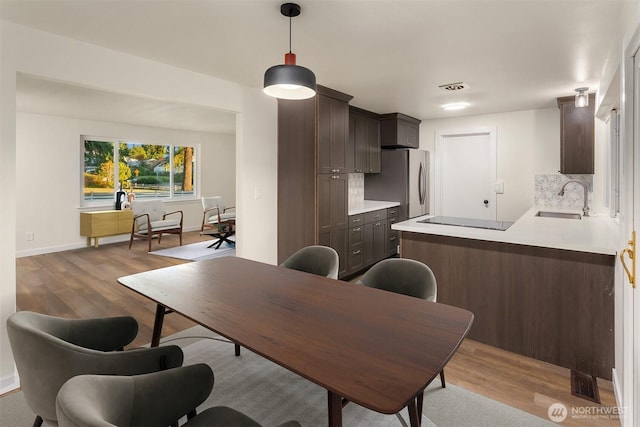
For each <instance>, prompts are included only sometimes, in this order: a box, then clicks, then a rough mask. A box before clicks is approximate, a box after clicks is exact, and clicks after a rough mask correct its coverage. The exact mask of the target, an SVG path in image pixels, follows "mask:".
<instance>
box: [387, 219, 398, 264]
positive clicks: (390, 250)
mask: <svg viewBox="0 0 640 427" xmlns="http://www.w3.org/2000/svg"><path fill="white" fill-rule="evenodd" d="M399 215H400V208H399V207H396V208H389V209H387V225H388V228H387V256H392V255H395V254H397V253H398V245H399V244H400V235H399V234H400V233H399V232H398V230H392V229H391V226H392V225H393V224H395V223H396V222H398V218H399Z"/></svg>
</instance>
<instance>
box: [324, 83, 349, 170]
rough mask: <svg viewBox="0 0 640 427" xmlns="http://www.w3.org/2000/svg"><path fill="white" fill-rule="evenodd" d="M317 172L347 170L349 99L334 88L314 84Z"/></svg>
mask: <svg viewBox="0 0 640 427" xmlns="http://www.w3.org/2000/svg"><path fill="white" fill-rule="evenodd" d="M317 93H318V94H317V96H316V100H317V112H318V115H317V135H318V140H317V150H318V173H346V172H348V167H347V145H348V141H349V101H350V100H351V98H353V97H352V96H350V95H347V94H345V93H342V92H338V91H337V90H333V89H329V88H326V87H324V86H320V85H318V86H317Z"/></svg>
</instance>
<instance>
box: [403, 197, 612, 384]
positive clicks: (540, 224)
mask: <svg viewBox="0 0 640 427" xmlns="http://www.w3.org/2000/svg"><path fill="white" fill-rule="evenodd" d="M540 210H543V211H544V210H545V209H538V208H532V209H530V210H529V211H528V212H527V213H525V214H524V215H523V216H522V217H521V218H520V219H519V220H518V221H516V222H515V223H514V224H513V225H511V226H510V227H509V228H508V229H506V230H504V231H502V230H489V229H480V228H469V227H459V226H450V225H439V224H425V223H420V222H418V221H419V220H422V219H425V218H429V217H428V216H426V217H419V218H413V219H410V220H407V221H403V222H400V223H397V224H394V225H393V226H392V229H394V230H398V231H399V232H400V253H401V256H402V257H405V258H412V259H416V260H419V261H422V262H424V263H426V264H427V265H429V266H430V267H431V269H432V270H433V272H434V274H435V276H436V279H437V281H438V302H442V303H444V304H450V305H454V306H458V307H461V308H465V309H467V310H470V311H471V312H473V313H474V315H475V322H474V326H473V328H472V329H471V332H470V333H469V338H471V339H474V340H477V341H480V342H483V343H486V344H489V345H492V346H495V347H499V348H503V349H505V350H508V351H512V352H515V353H518V354H522V355H525V356H529V357H533V358H535V359H538V360H543V361H546V362H549V363H553V364H556V365H559V366H564V367H566V368H569V369H574V370H577V371H581V372H584V373H587V374H590V375H594V376H597V377H600V378H604V379H611V369H612V368H613V365H614V360H613V357H614V331H613V327H614V295H613V289H614V265H615V255H616V248H615V241H614V239H613V236H614V235H615V227H616V225H615V222H614V220H613V219H611V218H609V217H603V216H594V217H582V218H581V219H566V218H545V217H539V216H536V214H537V213H538V212H539V211H540Z"/></svg>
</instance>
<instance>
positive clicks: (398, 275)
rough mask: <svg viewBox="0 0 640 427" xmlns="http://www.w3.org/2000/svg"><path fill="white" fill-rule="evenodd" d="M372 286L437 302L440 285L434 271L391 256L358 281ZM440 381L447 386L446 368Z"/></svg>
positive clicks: (415, 262)
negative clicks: (445, 379) (445, 378)
mask: <svg viewBox="0 0 640 427" xmlns="http://www.w3.org/2000/svg"><path fill="white" fill-rule="evenodd" d="M356 283H359V284H361V285H365V286H368V287H370V288H377V289H382V290H385V291H389V292H395V293H398V294H403V295H408V296H411V297H416V298H422V299H425V300H427V301H432V302H436V298H437V296H438V286H437V284H436V276H435V275H434V274H433V271H431V269H430V268H429V267H428V266H426V265H425V264H423V263H421V262H420V261H416V260H413V259H408V258H389V259H385V260H382V261H380V262H378V263H376V264H375V265H374V266H373V267H371V268H370V269H369V270H368V271H367V272H366V273H365V274H363V275H362V277H361V278H360V279H359V280H358V281H357V282H356ZM440 383H441V384H442V388H445V387H446V383H445V381H444V369H443V370H442V371H440Z"/></svg>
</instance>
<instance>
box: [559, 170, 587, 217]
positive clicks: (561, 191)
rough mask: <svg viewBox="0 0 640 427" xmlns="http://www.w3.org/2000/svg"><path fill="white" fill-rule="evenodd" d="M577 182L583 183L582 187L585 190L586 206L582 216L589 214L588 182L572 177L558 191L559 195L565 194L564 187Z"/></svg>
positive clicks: (583, 208)
mask: <svg viewBox="0 0 640 427" xmlns="http://www.w3.org/2000/svg"><path fill="white" fill-rule="evenodd" d="M572 182H575V183H576V184H580V185H582V189H583V190H584V206H583V207H582V216H589V190H588V189H587V184H585V183H584V182H582V181H580V180H578V179H570V180H568V181H567V182H565V183H564V184H562V188H561V189H560V192H559V193H558V196H564V189H565V187H566V186H567V185H568V184H571V183H572Z"/></svg>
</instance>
